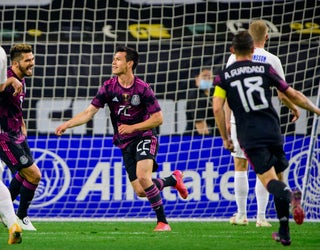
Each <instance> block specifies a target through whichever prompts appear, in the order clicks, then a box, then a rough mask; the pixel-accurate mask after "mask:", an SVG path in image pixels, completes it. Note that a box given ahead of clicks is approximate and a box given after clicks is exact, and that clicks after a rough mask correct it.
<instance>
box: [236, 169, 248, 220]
mask: <svg viewBox="0 0 320 250" xmlns="http://www.w3.org/2000/svg"><path fill="white" fill-rule="evenodd" d="M248 191H249V184H248V173H247V171H235V174H234V192H235V198H236V203H237V208H238V212H237V213H238V215H240V216H242V215H244V216H247V199H248Z"/></svg>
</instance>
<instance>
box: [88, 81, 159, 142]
mask: <svg viewBox="0 0 320 250" xmlns="http://www.w3.org/2000/svg"><path fill="white" fill-rule="evenodd" d="M91 104H92V105H94V106H95V107H97V108H103V107H104V105H105V104H107V105H108V107H109V109H110V116H111V121H112V125H113V129H114V136H113V143H114V144H115V145H117V146H118V147H119V148H124V147H126V145H128V144H129V143H130V142H132V141H133V140H135V139H137V138H140V137H146V136H152V135H155V130H154V129H150V130H146V131H135V132H134V133H131V134H125V135H120V134H119V133H118V127H119V126H120V125H121V124H128V125H132V124H136V123H140V122H143V121H145V120H147V119H149V117H150V115H151V114H153V113H156V112H158V111H160V110H161V108H160V105H159V103H158V100H157V99H156V97H155V94H154V92H153V90H152V89H151V87H150V85H149V84H148V83H146V82H144V81H142V80H141V79H140V78H138V77H135V78H134V83H133V84H132V86H130V87H129V88H124V87H122V86H121V85H120V84H119V82H118V77H117V76H116V77H113V78H111V79H109V80H107V81H105V82H104V83H103V85H102V86H101V87H100V88H99V90H98V93H97V94H96V96H95V97H94V98H93V100H92V102H91Z"/></svg>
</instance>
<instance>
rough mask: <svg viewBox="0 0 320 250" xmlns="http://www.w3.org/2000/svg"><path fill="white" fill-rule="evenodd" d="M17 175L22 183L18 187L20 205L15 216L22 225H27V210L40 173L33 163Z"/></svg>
mask: <svg viewBox="0 0 320 250" xmlns="http://www.w3.org/2000/svg"><path fill="white" fill-rule="evenodd" d="M19 175H20V176H21V177H22V178H23V181H22V185H21V187H20V203H19V208H18V212H17V216H18V217H19V218H20V219H21V220H22V221H23V223H24V224H28V223H31V222H29V218H28V209H29V206H30V204H31V201H32V200H33V197H34V194H35V191H36V189H37V187H38V184H39V182H40V179H41V172H40V169H39V168H38V166H37V165H36V164H35V163H33V164H32V165H31V166H30V167H27V168H22V169H21V170H20V171H19ZM31 228H32V227H30V230H31Z"/></svg>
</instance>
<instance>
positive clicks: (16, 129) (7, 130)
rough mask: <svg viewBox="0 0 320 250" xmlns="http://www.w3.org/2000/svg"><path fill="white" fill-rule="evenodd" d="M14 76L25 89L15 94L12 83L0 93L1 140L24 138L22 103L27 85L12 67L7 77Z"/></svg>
mask: <svg viewBox="0 0 320 250" xmlns="http://www.w3.org/2000/svg"><path fill="white" fill-rule="evenodd" d="M12 76H13V77H15V78H17V79H18V80H19V81H20V82H21V83H22V85H23V91H22V92H21V93H20V94H19V95H16V96H13V93H14V88H13V87H12V86H11V85H10V86H8V87H7V88H6V89H5V90H4V91H3V92H1V93H0V141H8V140H9V139H14V140H21V139H24V136H23V135H22V132H21V126H22V120H23V116H22V103H23V101H24V97H25V86H26V85H25V80H24V79H19V78H18V77H17V75H16V74H15V73H14V72H13V71H12V68H11V67H10V68H9V69H8V71H7V77H8V78H9V77H12ZM22 137H23V138H22Z"/></svg>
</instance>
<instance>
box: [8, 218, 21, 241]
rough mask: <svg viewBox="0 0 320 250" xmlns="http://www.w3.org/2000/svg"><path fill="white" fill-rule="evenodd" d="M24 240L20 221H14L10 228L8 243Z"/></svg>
mask: <svg viewBox="0 0 320 250" xmlns="http://www.w3.org/2000/svg"><path fill="white" fill-rule="evenodd" d="M21 242H22V229H21V227H20V226H19V224H18V223H16V222H15V223H14V224H13V225H12V226H11V227H10V228H9V239H8V244H9V245H12V244H20V243H21Z"/></svg>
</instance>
